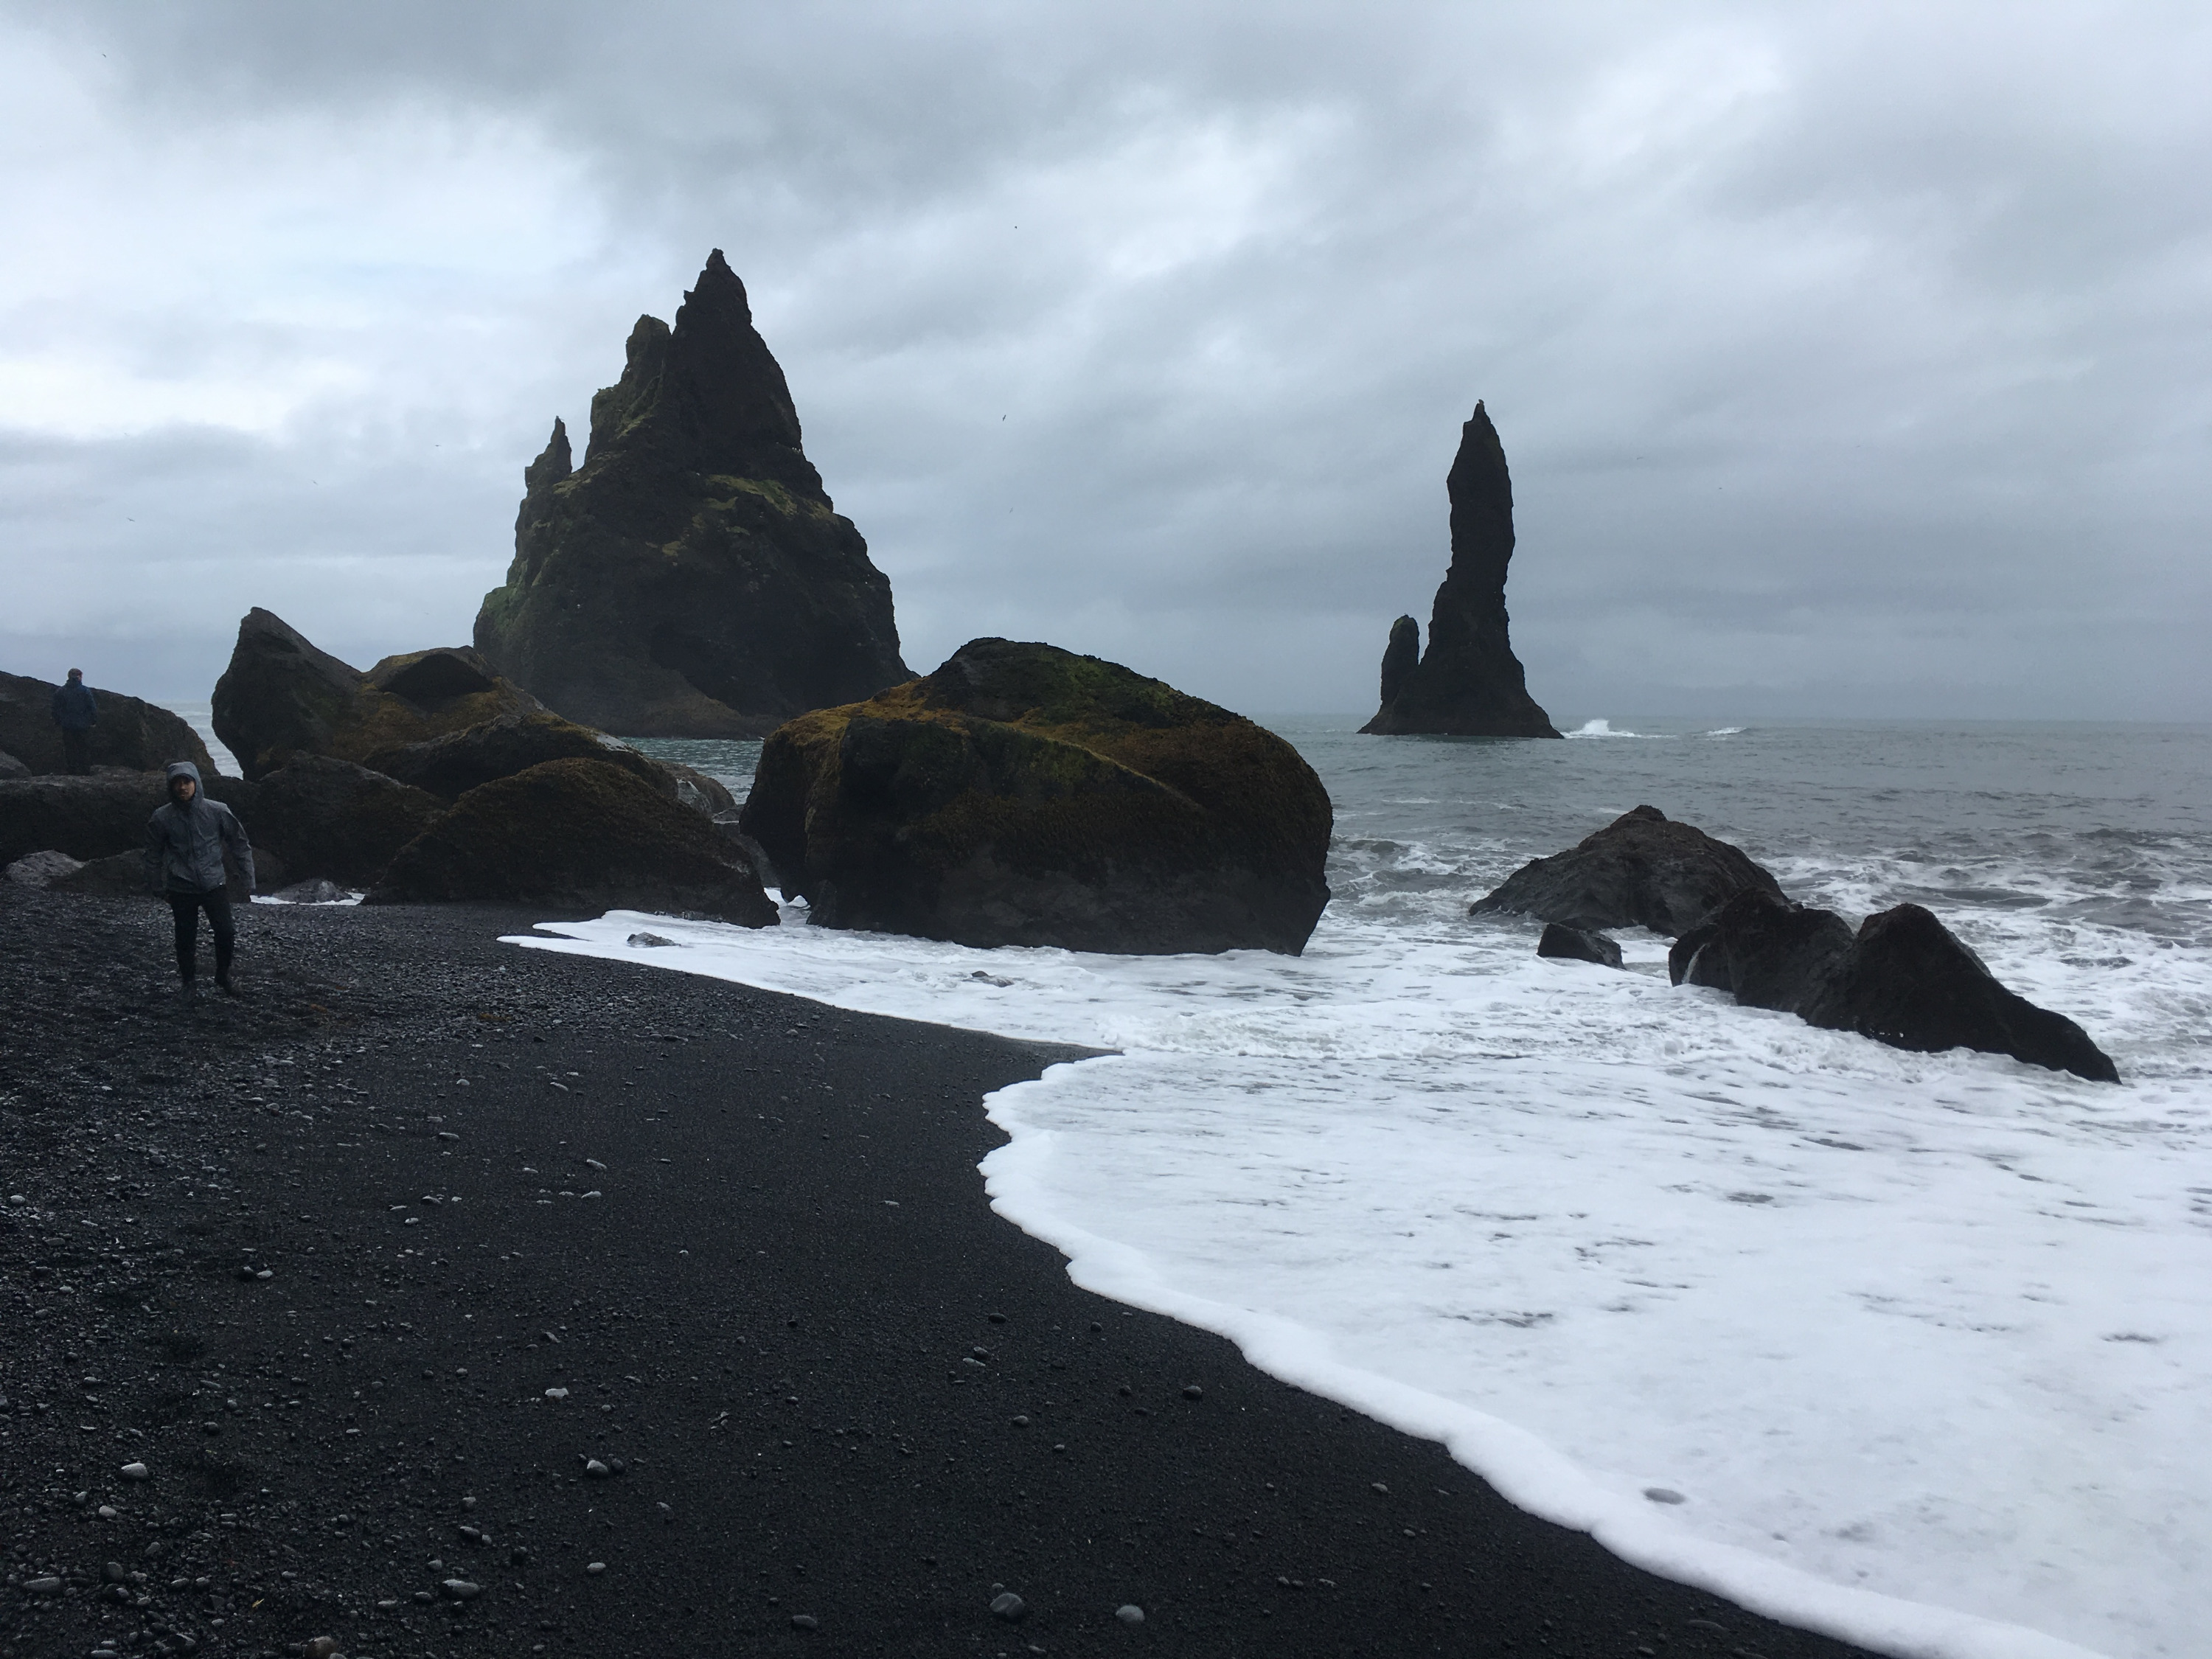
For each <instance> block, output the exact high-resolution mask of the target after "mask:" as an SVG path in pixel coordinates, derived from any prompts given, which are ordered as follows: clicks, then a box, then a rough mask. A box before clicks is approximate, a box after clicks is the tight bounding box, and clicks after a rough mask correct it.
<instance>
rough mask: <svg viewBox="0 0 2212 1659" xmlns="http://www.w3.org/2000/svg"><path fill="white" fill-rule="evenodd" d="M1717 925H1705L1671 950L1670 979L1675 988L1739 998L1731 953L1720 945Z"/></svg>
mask: <svg viewBox="0 0 2212 1659" xmlns="http://www.w3.org/2000/svg"><path fill="white" fill-rule="evenodd" d="M1720 936H1721V930H1720V927H1719V926H1718V925H1717V923H1714V922H1711V921H1701V922H1699V924H1698V925H1697V926H1696V927H1692V928H1691V929H1689V930H1688V931H1687V932H1686V933H1683V934H1682V936H1681V937H1680V938H1679V939H1676V940H1675V941H1674V944H1673V945H1669V946H1668V950H1667V978H1668V981H1670V982H1671V983H1673V984H1675V985H1702V986H1704V987H1706V988H1708V989H1709V990H1715V991H1726V992H1728V993H1729V994H1730V995H1734V994H1735V984H1734V983H1733V981H1730V980H1729V970H1728V951H1726V950H1725V949H1724V948H1723V947H1722V945H1720V943H1719V940H1720Z"/></svg>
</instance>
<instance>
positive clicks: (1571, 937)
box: [1536, 921, 1620, 968]
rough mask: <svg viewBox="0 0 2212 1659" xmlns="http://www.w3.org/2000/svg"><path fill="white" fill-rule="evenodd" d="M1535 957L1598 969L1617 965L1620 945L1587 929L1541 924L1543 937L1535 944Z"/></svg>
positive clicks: (1618, 964)
mask: <svg viewBox="0 0 2212 1659" xmlns="http://www.w3.org/2000/svg"><path fill="white" fill-rule="evenodd" d="M1536 954H1537V955H1538V956H1540V957H1557V958H1559V960H1560V961H1562V962H1594V963H1597V965H1598V966H1599V967H1601V968H1618V967H1620V943H1619V942H1618V941H1617V940H1614V939H1607V937H1606V936H1605V935H1604V934H1603V933H1591V932H1590V931H1589V930H1588V929H1587V928H1582V927H1567V926H1566V925H1565V923H1563V922H1557V921H1549V922H1546V923H1545V924H1544V936H1543V937H1542V938H1541V939H1538V940H1537V941H1536Z"/></svg>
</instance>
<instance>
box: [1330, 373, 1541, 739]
mask: <svg viewBox="0 0 2212 1659" xmlns="http://www.w3.org/2000/svg"><path fill="white" fill-rule="evenodd" d="M1444 483H1445V488H1446V489H1447V490H1448V491H1449V494H1450V496H1451V549H1452V556H1451V566H1450V568H1449V569H1448V570H1447V571H1446V572H1445V573H1444V580H1443V586H1440V587H1438V588H1437V597H1436V603H1435V605H1434V606H1433V607H1432V609H1431V611H1430V613H1429V648H1428V650H1427V651H1426V652H1425V653H1421V655H1420V658H1419V661H1418V662H1417V663H1413V664H1411V665H1409V664H1408V661H1407V659H1408V658H1409V657H1410V656H1411V655H1412V654H1413V653H1414V652H1415V651H1416V650H1417V649H1418V647H1419V642H1420V640H1419V630H1418V629H1416V628H1415V627H1414V625H1413V619H1412V618H1411V617H1400V618H1399V619H1398V620H1397V621H1396V622H1395V623H1392V624H1391V628H1390V643H1389V649H1388V650H1386V651H1385V652H1384V653H1383V706H1382V708H1379V709H1377V710H1376V714H1375V718H1374V719H1373V720H1370V721H1368V722H1367V724H1366V725H1364V726H1361V727H1360V728H1359V729H1360V730H1361V731H1363V732H1385V733H1388V732H1441V733H1447V734H1449V735H1452V736H1456V737H1472V738H1556V737H1558V736H1559V732H1557V731H1555V730H1553V726H1552V721H1551V718H1550V717H1549V716H1548V715H1547V714H1545V713H1544V711H1543V710H1542V709H1541V708H1539V707H1538V706H1537V704H1536V700H1535V699H1534V698H1533V697H1531V696H1529V695H1528V677H1527V674H1526V672H1525V671H1523V670H1522V666H1521V659H1519V658H1518V657H1516V656H1515V655H1514V654H1513V642H1512V640H1511V639H1510V637H1509V635H1508V631H1507V623H1508V618H1507V617H1506V614H1505V570H1506V566H1507V565H1508V564H1510V562H1512V558H1513V480H1512V477H1511V475H1510V473H1509V472H1508V471H1506V466H1505V449H1504V446H1503V445H1502V444H1500V443H1499V442H1498V428H1495V427H1493V426H1492V425H1491V423H1490V416H1489V415H1488V414H1486V412H1485V411H1484V410H1483V407H1482V405H1481V404H1476V405H1475V406H1474V416H1473V417H1472V418H1470V419H1469V420H1468V422H1467V424H1466V425H1465V426H1464V427H1463V428H1461V431H1460V444H1459V454H1458V455H1457V456H1456V457H1455V459H1453V461H1452V468H1451V472H1450V473H1449V476H1448V477H1446V479H1445V481H1444Z"/></svg>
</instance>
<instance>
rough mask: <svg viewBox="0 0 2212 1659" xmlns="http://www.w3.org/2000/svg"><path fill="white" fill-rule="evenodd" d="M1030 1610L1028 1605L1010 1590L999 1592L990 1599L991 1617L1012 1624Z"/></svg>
mask: <svg viewBox="0 0 2212 1659" xmlns="http://www.w3.org/2000/svg"><path fill="white" fill-rule="evenodd" d="M1029 1610H1030V1604H1029V1603H1028V1602H1026V1601H1023V1600H1022V1598H1021V1597H1020V1596H1018V1595H1015V1594H1014V1593H1013V1591H1012V1590H1001V1591H1000V1593H999V1594H998V1595H994V1596H993V1597H992V1598H991V1616H992V1617H993V1618H994V1619H1003V1620H1006V1622H1007V1623H1008V1624H1010V1625H1011V1624H1013V1623H1014V1622H1016V1621H1017V1620H1019V1619H1020V1618H1021V1617H1022V1616H1023V1615H1024V1614H1025V1613H1028V1612H1029Z"/></svg>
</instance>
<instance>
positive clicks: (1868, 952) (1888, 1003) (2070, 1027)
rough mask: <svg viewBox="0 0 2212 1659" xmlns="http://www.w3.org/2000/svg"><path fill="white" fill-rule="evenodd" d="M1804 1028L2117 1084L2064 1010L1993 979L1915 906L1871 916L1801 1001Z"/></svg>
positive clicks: (2113, 1071)
mask: <svg viewBox="0 0 2212 1659" xmlns="http://www.w3.org/2000/svg"><path fill="white" fill-rule="evenodd" d="M1797 1012H1798V1013H1799V1014H1800V1015H1802V1017H1803V1018H1804V1019H1805V1020H1806V1021H1807V1023H1808V1024H1814V1025H1819V1026H1823V1027H1826V1029H1828V1030H1841V1031H1857V1033H1858V1034H1859V1035H1860V1036H1870V1037H1872V1038H1874V1039H1875V1041H1876V1042H1886V1043H1887V1044H1889V1046H1890V1047H1891V1048H1911V1049H1916V1050H1918V1051H1921V1052H1923V1053H1930V1054H1932V1053H1937V1052H1940V1051H1942V1050H1943V1049H1946V1048H1978V1049H1980V1050H1982V1051H1983V1052H1984V1053H1987V1054H2010V1055H2011V1056H2012V1057H2013V1058H2014V1059H2015V1060H2026V1061H2027V1063H2028V1064H2029V1065H2031V1066H2046V1067H2048V1068H2049V1069H2051V1070H2052V1071H2054V1072H2072V1073H2075V1075H2077V1076H2080V1077H2085V1078H2087V1079H2091V1080H2092V1081H2093V1082H2099V1083H2118V1081H2119V1080H2120V1073H2119V1068H2118V1066H2114V1065H2113V1064H2112V1059H2111V1057H2110V1056H2108V1055H2107V1054H2106V1053H2105V1052H2104V1051H2103V1050H2102V1049H2101V1048H2098V1047H2097V1045H2096V1044H2095V1043H2093V1042H2091V1041H2090V1040H2089V1036H2088V1034H2087V1032H2086V1031H2084V1030H2082V1029H2081V1027H2080V1026H2079V1025H2076V1024H2075V1023H2074V1022H2073V1021H2072V1020H2070V1019H2069V1018H2066V1017H2065V1015H2063V1014H2057V1013H2053V1012H2051V1010H2049V1009H2048V1008H2039V1007H2038V1006H2036V1005H2035V1004H2033V1003H2032V1002H2030V1001H2029V1000H2027V998H2026V997H2023V996H2021V995H2020V994H2018V993H2017V992H2015V991H2011V990H2008V989H2007V988H2006V987H2004V986H2002V985H2001V984H1999V983H1998V982H1997V980H1996V975H1993V974H1991V973H1990V970H1989V969H1988V968H1987V967H1986V966H1984V963H1983V962H1982V959H1981V958H1980V957H1978V956H1976V955H1975V954H1974V953H1973V951H1971V950H1970V949H1968V948H1967V946H1966V945H1965V944H1964V943H1963V942H1962V941H1960V939H1958V938H1957V937H1955V936H1954V934H1953V933H1951V931H1950V929H1948V927H1944V926H1943V924H1942V922H1941V921H1937V920H1936V917H1935V916H1934V915H1931V914H1930V913H1929V912H1928V911H1927V910H1924V909H1923V908H1921V907H1920V906H1918V905H1917V904H1900V905H1899V906H1897V907H1896V908H1894V909H1890V910H1884V911H1882V912H1881V913H1880V914H1879V915H1871V916H1869V917H1868V918H1867V919H1866V921H1864V922H1863V923H1861V924H1860V927H1859V931H1858V937H1857V939H1855V940H1854V941H1853V942H1852V945H1851V948H1850V951H1849V952H1848V953H1846V954H1845V955H1844V957H1841V958H1840V959H1839V960H1838V962H1837V963H1835V965H1834V966H1833V967H1832V968H1831V969H1830V970H1829V971H1828V972H1827V973H1826V975H1824V976H1823V978H1822V979H1821V981H1820V984H1819V985H1818V986H1816V987H1814V989H1813V990H1812V992H1811V993H1810V994H1808V995H1807V996H1806V997H1805V998H1804V999H1803V1000H1802V1002H1801V1003H1800V1004H1799V1006H1798V1008H1797Z"/></svg>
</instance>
